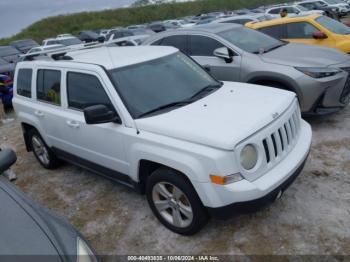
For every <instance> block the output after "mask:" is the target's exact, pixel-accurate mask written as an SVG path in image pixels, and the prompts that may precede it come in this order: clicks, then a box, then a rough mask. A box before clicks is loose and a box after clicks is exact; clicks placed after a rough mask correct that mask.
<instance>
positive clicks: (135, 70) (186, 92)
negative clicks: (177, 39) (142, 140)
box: [110, 52, 221, 118]
mask: <svg viewBox="0 0 350 262" xmlns="http://www.w3.org/2000/svg"><path fill="white" fill-rule="evenodd" d="M110 73H111V78H112V81H113V82H114V84H115V86H116V89H117V90H118V92H119V95H120V96H121V97H122V99H123V101H124V103H125V105H126V107H127V108H128V110H129V112H130V114H131V115H132V116H133V118H140V117H142V116H145V115H146V114H148V113H149V112H152V111H157V108H162V107H164V109H165V108H166V106H167V105H171V104H173V105H176V104H178V103H181V102H182V103H186V101H187V102H188V101H190V99H193V98H194V96H196V94H198V93H199V92H201V91H202V90H204V89H205V88H208V87H213V88H214V87H217V86H219V85H220V83H219V82H217V81H216V80H215V79H213V78H212V77H211V76H210V75H209V74H208V73H207V72H206V71H205V70H204V69H202V68H201V67H200V66H199V65H197V64H196V63H194V62H193V61H192V60H191V59H190V58H189V57H187V56H185V55H184V54H182V53H180V52H177V53H175V54H172V55H169V56H166V57H162V58H158V59H155V60H152V61H147V62H144V63H140V64H136V65H132V66H127V67H124V68H118V69H113V70H111V71H110ZM145 79H147V81H145ZM220 86H221V85H220ZM198 99H199V98H198ZM191 102H194V100H192V101H191ZM184 105H185V104H184ZM167 109H168V108H167ZM161 111H162V110H160V111H159V112H161Z"/></svg>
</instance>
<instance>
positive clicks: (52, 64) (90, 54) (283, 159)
mask: <svg viewBox="0 0 350 262" xmlns="http://www.w3.org/2000/svg"><path fill="white" fill-rule="evenodd" d="M61 59H62V60H63V61H61V60H55V61H39V60H37V61H32V62H21V63H19V64H18V65H17V67H16V73H15V82H14V86H15V92H14V93H15V95H14V99H13V105H14V108H15V111H16V113H17V116H18V119H19V121H20V122H21V124H22V127H23V134H24V140H25V144H26V146H27V149H28V151H34V154H35V156H36V158H37V159H38V161H39V162H40V164H41V165H42V166H43V167H45V168H49V169H51V168H55V167H57V165H58V164H59V160H65V161H68V162H71V163H74V164H77V165H79V166H81V167H85V168H87V169H89V170H92V171H94V172H96V173H98V174H101V175H103V176H107V177H109V178H111V179H113V180H116V181H119V182H121V183H123V184H125V185H127V186H130V187H132V188H134V189H136V190H137V191H139V192H141V193H145V194H146V196H147V200H148V203H149V205H150V207H151V209H152V211H153V212H154V214H155V216H156V217H157V218H158V219H159V221H160V222H161V223H162V224H164V225H165V226H166V227H167V228H169V229H170V230H172V231H174V232H176V233H179V234H184V235H191V234H194V233H196V232H198V231H199V230H200V229H201V228H202V227H203V226H204V225H205V223H206V222H207V220H208V218H209V214H210V215H216V216H222V215H223V214H225V212H226V211H227V210H229V211H235V210H237V209H239V208H240V207H242V206H251V205H254V204H258V206H261V205H262V203H265V202H270V201H271V200H274V199H275V198H277V197H279V196H280V195H281V194H282V192H283V191H284V190H285V189H286V188H287V187H288V186H289V185H290V184H291V183H292V182H293V180H294V179H295V178H296V177H297V176H298V174H299V173H300V172H301V170H302V168H303V165H304V163H305V161H306V159H307V156H308V152H309V149H310V144H311V137H312V132H311V128H310V125H309V124H307V123H306V122H305V121H304V120H302V119H301V114H300V109H299V105H298V101H297V98H296V95H295V94H294V93H292V92H288V91H283V90H279V89H275V88H269V87H263V86H256V85H252V84H244V83H234V82H218V81H217V80H215V79H213V78H212V77H211V76H210V75H209V74H208V73H207V72H206V71H205V70H204V69H203V68H202V67H200V66H199V65H198V64H196V63H195V62H193V60H192V59H190V58H189V57H187V56H185V55H184V54H182V53H181V52H179V51H178V49H175V48H173V47H161V46H157V47H154V46H139V47H99V48H91V49H85V50H83V51H74V52H69V53H67V54H66V55H65V56H64V57H61Z"/></svg>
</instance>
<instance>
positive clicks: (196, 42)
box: [190, 35, 224, 56]
mask: <svg viewBox="0 0 350 262" xmlns="http://www.w3.org/2000/svg"><path fill="white" fill-rule="evenodd" d="M220 47H224V45H223V44H221V43H220V42H218V41H216V40H214V39H212V38H209V37H206V36H197V35H193V36H191V37H190V54H191V55H192V56H214V50H215V49H218V48H220Z"/></svg>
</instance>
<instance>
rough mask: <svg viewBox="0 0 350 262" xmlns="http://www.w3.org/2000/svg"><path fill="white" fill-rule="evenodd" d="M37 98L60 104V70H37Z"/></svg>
mask: <svg viewBox="0 0 350 262" xmlns="http://www.w3.org/2000/svg"><path fill="white" fill-rule="evenodd" d="M37 99H39V100H43V101H47V102H50V103H53V104H56V105H61V72H60V71H57V70H47V69H41V70H38V76H37Z"/></svg>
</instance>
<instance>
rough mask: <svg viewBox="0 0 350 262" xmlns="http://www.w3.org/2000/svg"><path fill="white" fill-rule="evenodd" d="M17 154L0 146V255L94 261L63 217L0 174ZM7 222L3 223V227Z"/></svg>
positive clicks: (14, 160) (19, 257) (78, 236)
mask: <svg viewBox="0 0 350 262" xmlns="http://www.w3.org/2000/svg"><path fill="white" fill-rule="evenodd" d="M16 159H17V157H16V154H15V153H14V152H13V151H12V150H10V149H5V150H1V149H0V202H1V205H0V211H1V216H0V223H1V225H3V226H1V227H0V242H1V245H0V256H2V257H3V258H4V259H5V261H6V260H7V258H10V259H11V260H12V259H13V261H17V259H18V260H19V261H24V257H27V259H25V260H26V261H28V259H29V260H31V259H32V258H34V260H37V259H38V260H41V259H44V260H45V259H46V260H49V261H67V262H77V261H78V262H79V261H87V262H96V261H97V258H96V257H95V255H94V253H93V251H92V248H91V247H90V245H89V244H88V242H87V241H86V239H85V238H84V237H83V236H82V235H81V234H80V233H79V232H78V231H77V230H76V229H75V228H74V227H73V226H72V225H70V224H69V223H68V222H67V221H66V220H65V219H64V218H62V217H60V216H58V215H57V214H55V213H54V212H52V211H51V210H49V209H47V208H45V207H43V206H40V205H38V204H37V203H35V202H33V200H31V199H30V198H29V197H28V196H26V195H25V194H24V193H22V192H21V191H20V190H19V189H18V188H17V187H15V186H14V185H12V184H11V183H10V182H9V181H7V179H6V178H5V177H4V176H3V175H2V173H4V172H6V171H7V170H9V169H10V167H11V166H12V165H13V164H14V163H15V162H16ZM5 225H6V226H5Z"/></svg>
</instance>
